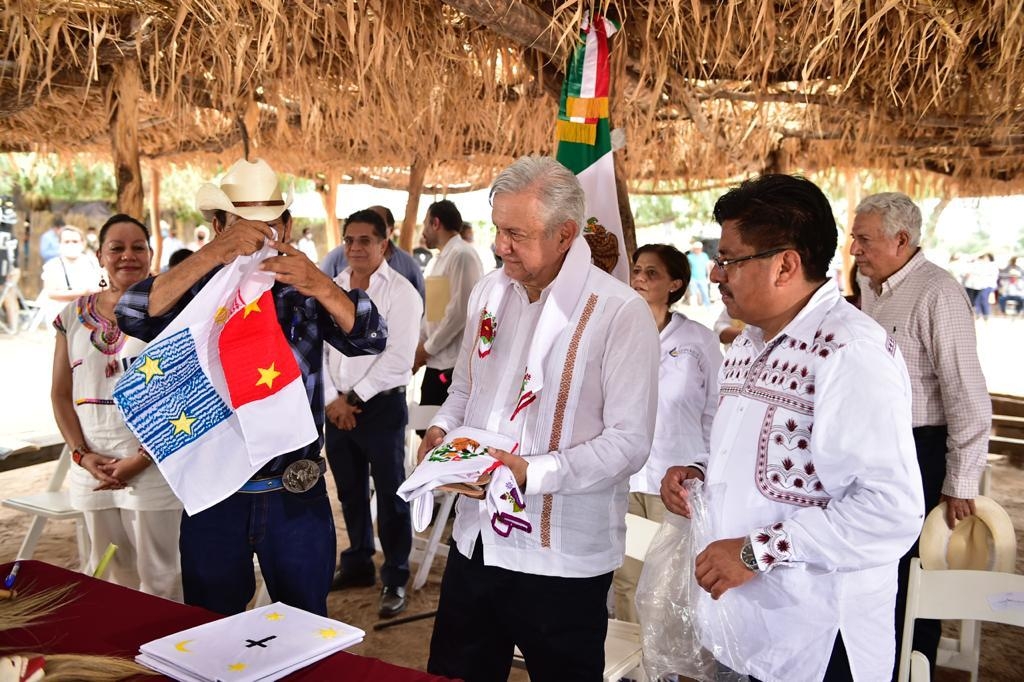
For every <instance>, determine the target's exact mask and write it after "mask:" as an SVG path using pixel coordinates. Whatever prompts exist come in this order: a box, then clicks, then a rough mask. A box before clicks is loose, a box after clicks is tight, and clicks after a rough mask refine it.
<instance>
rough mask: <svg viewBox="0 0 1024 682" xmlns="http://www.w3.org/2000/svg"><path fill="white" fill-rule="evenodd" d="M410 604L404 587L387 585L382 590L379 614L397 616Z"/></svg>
mask: <svg viewBox="0 0 1024 682" xmlns="http://www.w3.org/2000/svg"><path fill="white" fill-rule="evenodd" d="M407 604H408V599H406V596H405V588H404V587H390V586H389V587H385V588H384V589H383V590H381V592H380V611H378V612H377V614H378V615H379V616H380V617H381V618H391V617H393V616H397V615H398V614H400V613H401V612H402V611H405V607H406V605H407Z"/></svg>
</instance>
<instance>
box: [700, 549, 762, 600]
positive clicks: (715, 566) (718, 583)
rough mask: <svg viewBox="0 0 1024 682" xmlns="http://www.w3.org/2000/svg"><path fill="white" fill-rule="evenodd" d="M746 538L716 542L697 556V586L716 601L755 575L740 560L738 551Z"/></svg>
mask: <svg viewBox="0 0 1024 682" xmlns="http://www.w3.org/2000/svg"><path fill="white" fill-rule="evenodd" d="M746 541H747V538H732V539H730V540H716V541H715V542H712V543H711V544H710V545H708V546H707V547H706V548H705V549H704V551H703V552H701V553H700V554H698V555H697V563H696V572H695V575H696V576H697V584H698V585H700V586H701V588H702V589H703V590H704V591H705V592H708V593H710V594H711V598H712V599H718V598H719V597H721V596H722V595H723V594H725V593H726V592H728V591H729V590H731V589H732V588H734V587H739V586H740V585H742V584H744V583H746V582H747V581H748V580H750V579H751V578H753V577H754V576H755V575H757V574H756V573H755V572H754V571H751V570H750V569H749V568H747V566H746V564H744V563H743V560H742V559H740V550H741V549H743V543H744V542H746Z"/></svg>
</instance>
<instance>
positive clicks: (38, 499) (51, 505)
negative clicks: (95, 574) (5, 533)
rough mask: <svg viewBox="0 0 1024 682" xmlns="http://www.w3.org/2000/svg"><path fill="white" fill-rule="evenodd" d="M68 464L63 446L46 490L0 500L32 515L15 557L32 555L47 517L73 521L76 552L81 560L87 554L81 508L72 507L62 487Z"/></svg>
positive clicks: (67, 455) (87, 547) (68, 455)
mask: <svg viewBox="0 0 1024 682" xmlns="http://www.w3.org/2000/svg"><path fill="white" fill-rule="evenodd" d="M70 465H71V450H70V449H69V448H68V446H67V445H65V446H64V449H63V451H62V452H61V454H60V459H58V460H57V468H56V469H54V470H53V474H52V475H51V476H50V481H49V483H48V484H47V485H46V490H44V491H42V492H39V493H33V494H30V495H19V496H18V497H8V498H7V499H4V500H2V501H0V504H2V505H3V506H5V507H7V508H8V509H14V510H15V511H20V512H23V513H25V514H30V515H31V516H32V521H31V523H29V527H28V532H27V533H25V539H24V540H22V542H21V548H20V549H19V550H18V556H17V558H18V559H31V558H32V555H33V554H34V553H35V551H36V545H38V544H39V538H40V536H42V534H43V528H44V527H45V526H46V522H47V521H49V520H50V519H54V520H57V521H74V522H75V530H76V537H77V539H78V556H79V559H80V560H81V561H85V557H87V556H88V555H89V538H88V536H87V535H86V533H85V523H84V521H83V520H82V512H80V511H78V510H76V509H72V508H71V503H70V501H69V499H68V491H67V490H61V486H62V485H63V484H64V478H65V477H66V476H67V473H68V468H69V467H70Z"/></svg>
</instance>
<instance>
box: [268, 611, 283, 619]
mask: <svg viewBox="0 0 1024 682" xmlns="http://www.w3.org/2000/svg"><path fill="white" fill-rule="evenodd" d="M282 618H284V616H282V615H281V614H280V613H278V612H277V611H274V612H273V613H268V614H267V615H266V619H267V620H281V619H282Z"/></svg>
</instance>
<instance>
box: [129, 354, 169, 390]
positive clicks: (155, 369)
mask: <svg viewBox="0 0 1024 682" xmlns="http://www.w3.org/2000/svg"><path fill="white" fill-rule="evenodd" d="M160 360H161V358H154V357H150V356H148V355H147V356H146V361H145V362H143V363H142V367H139V368H138V369H137V370H135V371H136V372H138V373H139V374H143V375H145V377H146V385H147V386H148V385H149V380H150V379H152V378H153V377H155V376H163V375H164V371H163V370H162V369H160Z"/></svg>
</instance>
